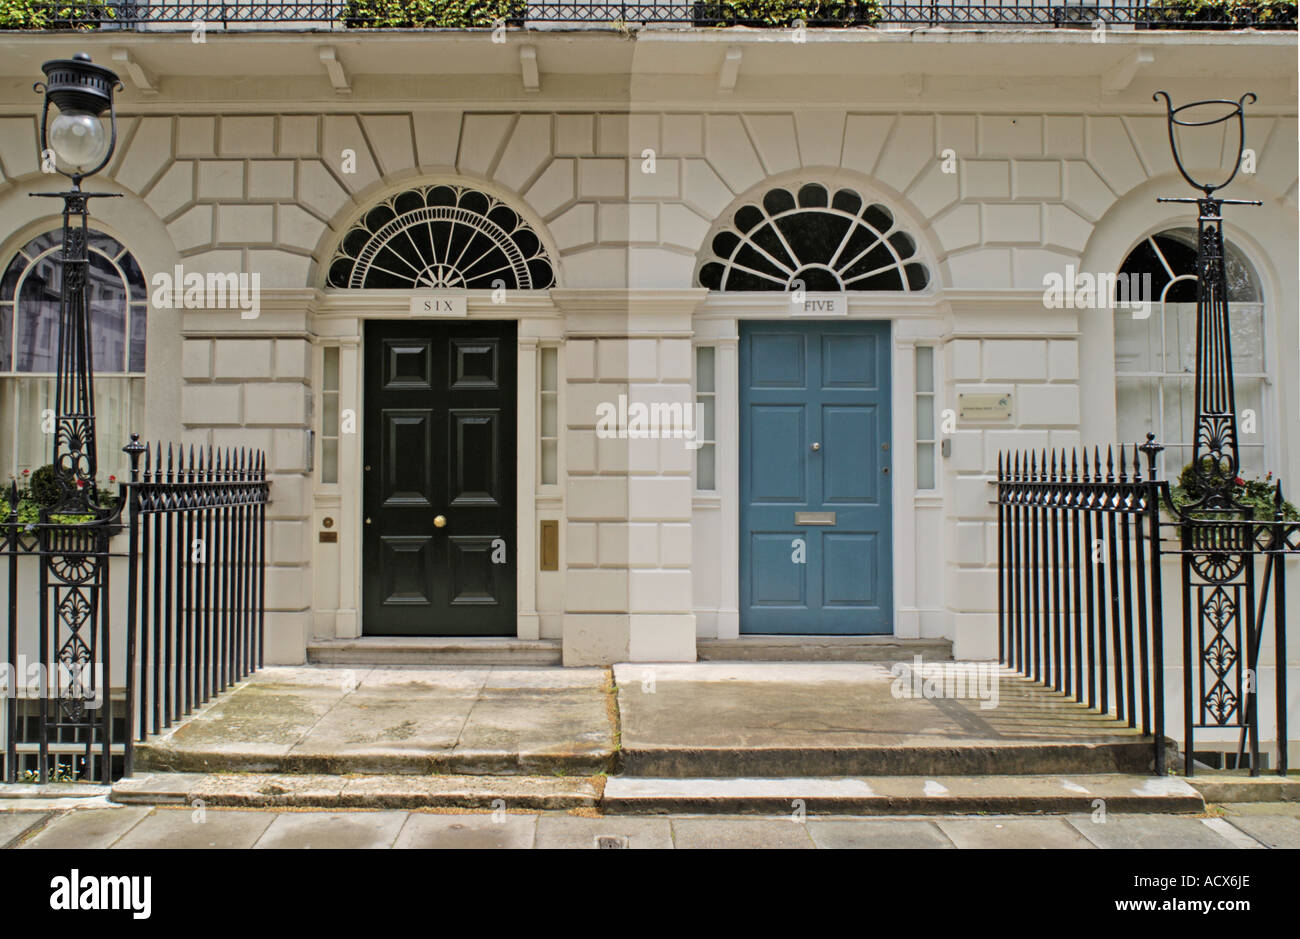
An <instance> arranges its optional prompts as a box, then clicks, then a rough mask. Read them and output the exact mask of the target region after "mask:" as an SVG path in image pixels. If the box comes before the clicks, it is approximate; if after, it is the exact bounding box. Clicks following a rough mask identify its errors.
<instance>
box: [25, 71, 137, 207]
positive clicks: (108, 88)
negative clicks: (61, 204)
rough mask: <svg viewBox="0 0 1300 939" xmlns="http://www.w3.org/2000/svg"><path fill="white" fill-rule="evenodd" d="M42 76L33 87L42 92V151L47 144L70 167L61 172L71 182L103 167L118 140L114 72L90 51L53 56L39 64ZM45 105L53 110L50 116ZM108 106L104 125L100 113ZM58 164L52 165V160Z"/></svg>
mask: <svg viewBox="0 0 1300 939" xmlns="http://www.w3.org/2000/svg"><path fill="white" fill-rule="evenodd" d="M41 71H43V72H44V73H45V81H44V82H38V83H37V85H36V88H37V90H38V91H43V92H44V93H45V107H44V108H43V109H42V110H41V152H42V153H45V152H46V151H47V150H52V151H53V152H54V155H55V157H57V158H58V160H61V161H62V162H63V164H64V165H65V166H67V167H70V168H71V169H72V172H70V173H69V172H64V171H63V170H59V172H61V173H63V175H65V176H68V177H69V178H71V179H72V185H73V188H74V189H75V188H79V187H80V182H81V180H82V179H84V178H85V177H87V176H93V175H94V174H95V173H98V172H99V171H100V170H101V169H103V168H104V166H105V164H107V163H108V161H109V158H110V157H112V155H113V149H114V148H115V147H116V145H117V111H116V109H115V108H114V105H113V92H114V91H115V90H116V89H117V88H118V87H119V85H120V82H119V81H118V78H117V73H115V72H113V71H112V70H111V69H107V68H104V66H102V65H96V64H95V63H94V62H92V61H90V56H88V55H87V54H86V53H84V52H78V53H77V54H76V55H74V56H73V57H72V58H71V59H52V60H50V61H49V62H46V63H45V64H44V65H42V66H41ZM50 105H54V107H55V109H56V113H55V114H54V117H53V119H51V117H50ZM105 111H108V112H109V120H108V126H107V127H105V126H104V121H103V114H104V112H105ZM56 168H57V165H56Z"/></svg>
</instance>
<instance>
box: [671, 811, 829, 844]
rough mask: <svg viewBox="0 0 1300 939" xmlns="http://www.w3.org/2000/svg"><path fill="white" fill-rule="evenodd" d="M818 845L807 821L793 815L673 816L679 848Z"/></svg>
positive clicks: (674, 834)
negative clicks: (751, 816)
mask: <svg viewBox="0 0 1300 939" xmlns="http://www.w3.org/2000/svg"><path fill="white" fill-rule="evenodd" d="M760 845H761V846H762V847H764V848H783V849H786V848H815V847H816V845H815V844H813V841H812V839H811V838H810V837H808V827H807V825H806V824H802V823H799V822H795V821H791V820H790V819H755V818H746V819H737V818H678V819H673V846H674V847H676V848H752V847H757V846H760Z"/></svg>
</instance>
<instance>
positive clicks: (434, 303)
mask: <svg viewBox="0 0 1300 939" xmlns="http://www.w3.org/2000/svg"><path fill="white" fill-rule="evenodd" d="M411 315H412V316H468V315H469V308H468V307H467V306H466V304H465V295H464V294H454V293H427V294H420V295H418V296H414V297H412V298H411Z"/></svg>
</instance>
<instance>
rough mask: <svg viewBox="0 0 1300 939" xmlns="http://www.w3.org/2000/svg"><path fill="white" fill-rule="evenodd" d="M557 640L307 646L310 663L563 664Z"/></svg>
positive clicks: (390, 640) (392, 640)
mask: <svg viewBox="0 0 1300 939" xmlns="http://www.w3.org/2000/svg"><path fill="white" fill-rule="evenodd" d="M563 654H564V653H563V645H562V643H561V642H560V640H558V639H510V638H495V637H486V638H481V639H477V638H475V639H464V638H451V639H447V638H433V637H421V636H415V637H410V638H402V637H361V638H358V639H324V640H317V641H314V642H311V643H308V645H307V662H308V664H310V665H407V666H420V665H462V666H490V665H501V666H510V667H518V668H525V667H533V666H549V665H561V664H562V659H563Z"/></svg>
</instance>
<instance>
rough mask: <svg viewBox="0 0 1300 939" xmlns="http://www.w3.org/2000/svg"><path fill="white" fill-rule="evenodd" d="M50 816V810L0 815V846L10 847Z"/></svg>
mask: <svg viewBox="0 0 1300 939" xmlns="http://www.w3.org/2000/svg"><path fill="white" fill-rule="evenodd" d="M49 817H50V813H48V812H6V813H5V814H3V815H0V848H8V847H10V846H11V845H13V844H14V843H15V842H16V841H18V840H19V839H20V838H22V836H23V835H25V834H27V832H29V831H31V830H32V829H33V828H36V827H37V826H39V825H42V824H44V822H45V820H46V819H47V818H49Z"/></svg>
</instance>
